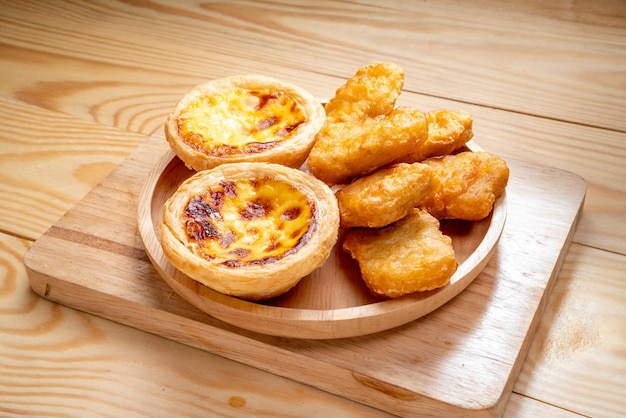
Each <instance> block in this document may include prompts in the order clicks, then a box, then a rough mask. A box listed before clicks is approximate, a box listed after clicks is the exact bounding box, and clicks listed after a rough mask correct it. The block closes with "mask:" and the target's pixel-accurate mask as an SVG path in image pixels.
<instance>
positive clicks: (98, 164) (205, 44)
mask: <svg viewBox="0 0 626 418" xmlns="http://www.w3.org/2000/svg"><path fill="white" fill-rule="evenodd" d="M0 22H1V23H0V51H1V53H0V110H1V112H2V116H3V117H2V118H0V415H2V416H23V415H26V416H81V417H83V416H118V415H119V414H121V413H122V412H125V414H126V416H172V414H173V415H176V416H178V415H180V416H183V415H184V416H250V415H253V416H275V415H279V416H349V417H352V416H354V417H364V416H388V414H386V413H385V412H383V411H379V410H376V409H373V408H370V407H367V406H364V405H361V404H358V403H355V402H352V401H349V400H347V399H344V398H342V397H341V396H336V395H333V394H330V393H326V392H323V391H320V390H317V389H314V388H312V387H309V386H306V385H303V384H300V383H296V382H293V381H290V380H288V379H285V378H282V377H279V376H276V375H273V374H270V373H267V372H264V371H260V370H258V369H255V368H252V367H249V366H245V365H243V364H240V363H237V362H234V361H231V360H227V359H225V358H223V357H220V356H217V355H214V354H211V353H208V352H205V351H201V350H199V349H195V348H191V347H189V346H186V345H182V344H179V343H176V342H173V341H170V340H167V339H165V338H161V337H158V336H155V335H152V334H148V333H145V332H142V331H139V330H136V329H134V328H130V327H127V326H124V325H121V324H118V323H114V322H110V321H108V320H105V319H102V318H99V317H96V316H92V315H89V314H86V313H82V312H79V311H75V310H73V309H70V308H67V307H65V306H61V305H57V304H54V303H52V302H49V301H47V300H45V299H42V298H40V297H39V296H37V295H35V294H34V293H33V292H32V290H31V289H30V286H29V281H28V276H27V274H26V270H25V268H24V265H23V255H24V253H25V252H26V250H27V249H28V248H29V246H30V245H31V244H32V243H33V242H34V241H36V240H37V239H38V238H39V237H40V236H41V235H42V234H44V233H45V232H46V230H47V229H48V228H49V227H50V226H52V225H53V224H54V223H55V222H56V221H57V220H58V219H59V218H60V217H62V216H63V214H64V213H66V212H67V211H68V210H69V209H71V208H72V207H73V206H74V205H75V204H76V203H77V202H78V201H79V200H80V199H81V198H82V197H83V196H84V195H85V194H87V193H88V192H89V191H90V190H91V189H92V188H93V187H94V186H95V185H97V184H98V183H99V182H100V181H101V180H102V179H103V178H104V177H105V176H106V175H107V174H108V173H109V172H111V171H112V170H113V169H114V168H115V167H116V166H117V165H119V164H120V163H121V162H122V161H124V159H125V157H126V156H127V155H128V154H129V153H131V152H132V151H133V150H134V149H136V148H137V146H138V145H140V144H141V143H143V142H144V141H145V140H146V139H147V138H148V137H149V136H150V135H152V134H154V133H155V132H158V131H159V130H160V129H162V124H163V122H164V120H165V116H166V114H167V113H168V112H170V110H171V109H172V108H173V106H174V105H175V104H176V102H177V101H178V99H179V98H180V97H181V96H182V95H183V94H185V93H186V92H187V91H188V90H189V89H190V88H191V87H193V86H194V85H196V84H199V83H201V82H204V81H207V80H210V79H213V78H219V77H224V76H228V75H233V74H245V73H259V74H265V75H271V76H275V77H278V78H281V79H284V80H285V81H289V82H293V83H296V84H298V85H300V86H302V87H304V88H306V89H308V90H309V91H311V92H312V93H314V94H315V95H317V96H319V97H329V96H331V95H332V94H333V93H334V91H335V89H336V88H337V87H338V86H339V85H340V84H342V83H343V81H344V80H345V78H347V77H349V76H350V75H352V74H353V73H354V71H355V70H356V69H357V68H358V67H360V66H362V65H365V64H367V63H370V62H374V61H394V62H396V63H397V64H399V65H400V66H401V67H403V68H404V69H405V72H406V82H405V86H404V92H403V94H402V96H401V100H400V104H408V105H414V106H418V107H420V108H422V109H424V110H429V109H433V108H440V107H448V108H464V109H466V110H468V111H469V112H471V113H472V115H473V117H474V131H475V140H476V142H478V143H479V144H480V145H481V146H482V147H483V148H485V149H486V150H487V151H490V152H493V153H496V154H498V155H500V156H502V157H503V158H505V159H506V158H507V157H509V158H515V159H520V160H525V161H530V162H534V163H539V164H544V165H548V166H551V167H556V168H559V169H563V170H567V171H571V172H573V173H576V174H577V175H579V176H581V177H583V178H584V179H585V180H586V181H587V196H586V200H585V204H584V208H583V212H582V215H581V218H580V222H579V224H578V227H577V230H576V233H575V235H574V238H573V243H572V245H571V247H570V248H569V252H568V253H567V255H566V257H565V259H564V263H563V265H562V268H561V270H560V273H559V275H558V278H557V280H556V283H555V286H554V288H553V291H552V293H551V294H550V296H549V299H548V300H547V305H546V309H545V312H544V315H543V317H542V319H541V323H540V325H539V329H538V331H537V333H536V334H535V336H534V339H533V341H532V344H531V348H530V351H529V354H528V356H527V358H526V361H525V363H524V366H523V368H522V370H521V373H520V375H519V378H518V380H517V382H516V383H515V386H514V392H513V395H512V396H511V399H510V402H509V404H508V406H507V408H506V411H505V412H504V416H505V417H534V416H551V417H576V416H593V417H610V416H616V417H617V416H623V415H622V414H623V413H624V411H626V396H625V395H626V354H625V353H626V280H625V279H626V222H624V221H625V215H626V117H625V116H624V112H625V111H626V2H624V1H623V0H597V1H592V2H571V1H560V0H558V1H553V2H543V1H523V0H517V1H509V2H500V1H495V0H493V1H467V2H450V1H439V2H435V1H430V0H427V1H419V2H418V1H414V2H407V1H400V0H397V1H394V0H391V1H386V2H378V1H371V0H358V1H323V2H314V1H295V2H288V1H282V0H278V1H271V2H270V1H228V2H226V1H225V2H214V1H206V2H191V1H189V2H174V1H169V2H168V1H165V0H162V1H151V2H146V1H132V0H129V1H104V0H101V1H89V2H87V1H36V0H31V1H19V2H17V1H0ZM527 262H528V263H532V262H533V260H530V259H529V260H527Z"/></svg>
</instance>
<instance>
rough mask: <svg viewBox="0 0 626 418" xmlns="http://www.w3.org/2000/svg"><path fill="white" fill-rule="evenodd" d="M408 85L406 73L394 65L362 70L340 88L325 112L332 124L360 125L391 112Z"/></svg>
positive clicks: (377, 64)
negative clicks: (368, 119)
mask: <svg viewBox="0 0 626 418" xmlns="http://www.w3.org/2000/svg"><path fill="white" fill-rule="evenodd" d="M403 85H404V70H403V69H402V68H400V67H399V66H398V65H396V64H395V63H392V62H387V63H373V64H369V65H366V66H364V67H361V68H359V69H358V70H357V72H356V73H355V74H354V75H353V76H352V77H350V78H349V79H348V80H346V82H345V84H344V85H343V86H341V87H339V88H338V89H337V91H336V92H335V96H334V97H333V98H332V99H330V100H329V101H328V103H327V104H326V106H324V109H325V110H326V117H327V120H328V122H329V123H338V122H358V121H363V120H365V119H367V118H375V117H377V116H380V115H387V114H389V113H391V111H392V110H393V109H394V107H395V105H396V100H397V98H398V96H400V92H401V90H402V86H403Z"/></svg>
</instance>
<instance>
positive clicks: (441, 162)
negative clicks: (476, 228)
mask: <svg viewBox="0 0 626 418" xmlns="http://www.w3.org/2000/svg"><path fill="white" fill-rule="evenodd" d="M422 164H426V165H428V166H429V167H431V168H433V169H434V172H435V175H436V176H437V177H438V178H439V180H440V183H441V187H440V189H439V190H438V191H437V192H436V193H434V194H433V195H431V196H430V197H429V198H427V199H425V200H424V201H423V202H422V203H421V204H419V205H418V206H419V207H420V208H422V209H425V210H427V211H428V212H429V213H430V214H431V215H433V216H434V217H435V218H437V219H463V220H468V221H479V220H481V219H483V218H485V217H487V216H488V215H489V213H491V210H492V209H493V205H494V203H495V201H496V199H497V198H498V197H500V196H501V195H502V193H504V189H505V188H506V185H507V183H508V180H509V168H508V167H507V165H506V162H505V161H504V160H502V159H501V158H500V157H498V156H496V155H493V154H489V153H487V152H470V151H468V152H461V153H459V154H455V155H446V156H444V157H436V158H429V159H426V160H424V161H422Z"/></svg>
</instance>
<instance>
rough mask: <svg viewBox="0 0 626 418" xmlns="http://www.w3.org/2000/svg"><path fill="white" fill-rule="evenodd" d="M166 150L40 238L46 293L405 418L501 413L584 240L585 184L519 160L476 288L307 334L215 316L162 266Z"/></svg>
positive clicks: (35, 278) (38, 258) (35, 284)
mask: <svg viewBox="0 0 626 418" xmlns="http://www.w3.org/2000/svg"><path fill="white" fill-rule="evenodd" d="M167 150H168V145H167V143H166V142H165V140H164V139H163V138H162V137H159V136H154V137H151V138H150V139H149V140H148V141H147V142H146V143H145V144H143V145H142V146H140V147H139V148H138V149H137V150H136V151H135V152H134V153H133V154H132V155H131V156H129V157H128V158H127V159H126V160H125V161H124V162H123V163H122V164H121V165H120V166H119V167H118V168H117V169H116V170H115V171H113V172H112V173H111V174H110V175H109V176H108V177H107V178H105V179H104V180H103V181H102V182H101V183H100V184H99V185H98V186H96V187H95V188H94V189H93V190H92V191H91V192H90V193H89V194H88V195H87V196H85V198H83V199H82V200H81V201H80V202H79V203H78V204H77V205H76V206H75V207H74V208H73V209H72V210H70V211H69V212H68V213H67V214H66V215H65V216H64V217H63V218H62V219H61V220H59V221H58V222H57V223H56V224H55V225H53V226H52V227H51V228H50V229H49V230H48V231H47V232H46V233H45V234H44V235H43V236H42V237H41V238H40V239H39V240H37V242H35V243H34V244H33V245H32V246H31V248H30V249H29V251H28V252H27V253H26V255H25V257H24V263H25V265H26V268H27V271H28V274H29V279H30V284H31V286H32V288H33V290H34V291H35V292H36V293H38V294H40V295H41V296H43V297H44V298H47V299H49V300H52V301H54V302H57V303H60V304H63V305H67V306H70V307H73V308H76V309H79V310H82V311H85V312H89V313H92V314H94V315H98V316H101V317H104V318H108V319H111V320H113V321H117V322H120V323H123V324H126V325H129V326H132V327H136V328H138V329H141V330H144V331H148V332H151V333H154V334H157V335H161V336H163V337H165V338H169V339H172V340H176V341H179V342H181V343H184V344H188V345H191V346H194V347H198V348H201V349H204V350H207V351H210V352H212V353H215V354H218V355H221V356H224V357H227V358H229V359H232V360H236V361H239V362H242V363H245V364H248V365H251V366H253V367H257V368H259V369H262V370H266V371H269V372H272V373H275V374H278V375H281V376H284V377H287V378H290V379H293V380H295V381H298V382H302V383H305V384H308V385H311V386H314V387H317V388H319V389H322V390H325V391H328V392H331V393H334V394H336V395H338V396H342V397H345V398H348V399H351V400H354V401H357V402H361V403H363V404H366V405H369V406H372V407H375V408H379V409H382V410H385V411H388V412H390V413H393V414H398V415H401V416H448V415H464V416H488V417H491V416H501V415H502V412H503V411H504V409H505V407H506V403H507V401H508V399H509V396H510V394H511V391H512V388H513V384H514V383H515V380H516V379H517V376H518V374H519V371H520V369H521V367H522V364H523V362H524V358H525V357H526V354H527V352H528V348H529V345H530V342H531V341H532V337H533V334H534V332H535V330H536V328H537V326H538V323H539V320H540V317H541V314H542V312H543V310H544V306H545V303H546V299H547V297H548V295H549V293H550V291H551V289H552V286H553V284H554V281H555V280H556V277H557V274H558V271H559V268H560V266H561V264H562V261H563V258H564V256H565V254H566V252H567V248H568V246H569V243H570V242H571V239H572V236H573V233H574V230H575V225H576V221H577V219H578V216H579V214H580V210H581V208H582V204H583V201H584V196H585V191H586V184H585V181H584V180H583V179H581V178H580V177H578V176H576V175H574V174H572V173H569V172H565V171H562V170H558V169H555V168H551V167H546V166H541V165H537V164H531V163H527V162H523V161H518V160H512V159H508V160H507V164H508V165H509V167H510V169H511V176H510V180H509V185H508V187H507V209H508V214H507V220H506V224H505V227H504V231H503V233H502V236H501V238H500V241H499V243H498V245H497V249H496V252H495V254H494V255H493V257H492V258H491V260H490V261H489V263H488V265H487V267H486V268H485V269H484V270H483V272H482V273H481V274H480V275H479V276H478V277H477V278H476V279H475V280H474V282H473V283H472V284H471V285H470V286H469V287H468V288H467V289H466V290H464V291H463V292H462V293H461V294H460V295H459V296H457V297H456V298H454V299H452V300H451V301H450V302H448V303H447V304H445V305H444V306H443V307H441V308H439V309H437V310H436V311H434V312H433V313H431V314H429V315H427V316H424V317H422V318H420V319H418V320H415V321H412V322H410V323H408V324H406V325H403V326H400V327H397V328H394V329H391V330H388V331H384V332H379V333H376V334H372V335H367V336H362V337H353V338H343V339H333V340H301V339H291V338H284V337H272V336H267V335H262V334H257V333H254V332H251V331H246V330H243V329H240V328H237V327H235V326H233V325H229V324H226V323H224V322H222V321H220V320H217V319H215V318H212V317H210V316H208V315H206V314H205V313H203V312H201V311H199V310H197V309H196V308H194V307H193V306H191V305H190V304H189V303H187V302H186V301H185V300H183V299H182V298H180V297H179V296H178V295H176V294H175V293H174V292H173V291H172V290H171V289H170V288H169V287H168V285H167V284H166V283H165V282H164V281H163V280H162V279H161V277H160V276H159V275H158V273H157V272H156V270H155V269H154V268H153V266H152V264H151V263H150V260H149V259H148V257H147V255H146V253H145V251H144V249H143V245H142V241H141V239H140V237H139V234H138V232H137V201H138V196H139V192H140V190H141V187H142V184H143V182H144V180H145V179H146V177H147V176H148V173H149V172H150V170H151V168H152V167H153V165H154V164H155V163H156V162H157V161H158V160H159V158H160V157H161V156H162V155H163V153H164V152H166V151H167Z"/></svg>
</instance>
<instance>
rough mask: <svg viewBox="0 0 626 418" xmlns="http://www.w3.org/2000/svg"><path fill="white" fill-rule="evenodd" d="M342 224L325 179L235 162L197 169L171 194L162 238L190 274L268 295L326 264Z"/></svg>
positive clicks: (239, 291) (250, 294)
mask: <svg viewBox="0 0 626 418" xmlns="http://www.w3.org/2000/svg"><path fill="white" fill-rule="evenodd" d="M338 229H339V209H338V205H337V200H336V198H335V196H334V194H333V192H332V190H331V189H330V188H329V187H328V186H327V185H326V184H324V183H323V182H321V181H320V180H317V179H316V178H315V177H313V176H311V175H309V174H307V173H305V172H302V171H300V170H297V169H294V168H290V167H286V166H283V165H280V164H272V163H258V162H251V163H229V164H222V165H220V166H218V167H215V168H213V169H210V170H204V171H200V172H198V173H196V174H194V175H193V176H191V177H190V178H189V179H187V180H186V181H184V182H183V183H182V184H181V185H180V186H179V187H178V189H177V190H176V191H175V192H174V194H173V195H172V196H171V197H170V198H169V199H168V200H167V202H166V203H165V206H164V213H163V222H162V224H161V245H162V247H163V251H164V254H165V256H166V257H167V258H168V260H169V261H170V262H171V263H172V265H173V266H174V267H176V268H177V269H178V270H180V271H181V272H183V273H185V274H186V275H187V276H189V277H190V278H192V279H194V280H196V281H198V282H200V283H202V284H204V285H206V286H208V287H210V288H212V289H213V290H216V291H218V292H221V293H224V294H227V295H231V296H236V297H239V298H242V299H247V300H263V299H268V298H271V297H274V296H278V295H280V294H282V293H285V292H287V291H288V290H289V289H291V288H292V287H293V286H295V285H296V284H297V283H298V282H299V281H300V279H302V278H303V277H304V276H306V275H308V274H309V273H311V272H312V271H313V270H315V269H317V268H318V267H320V266H321V265H322V264H324V262H325V261H326V259H327V258H328V256H329V255H330V252H331V250H332V248H333V247H334V245H335V243H336V241H337V234H338Z"/></svg>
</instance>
